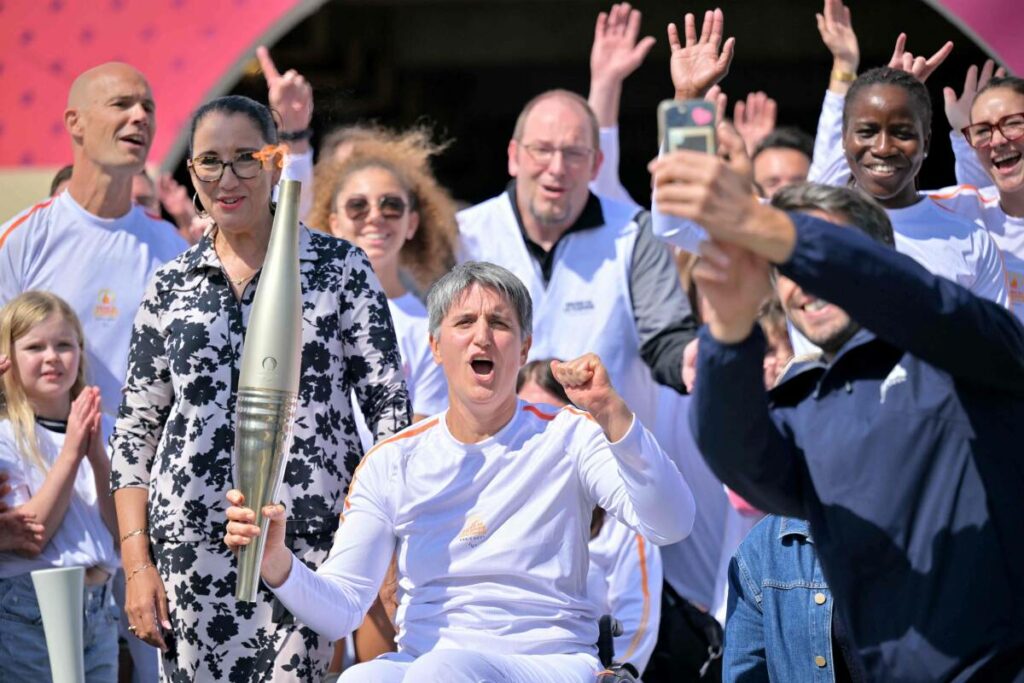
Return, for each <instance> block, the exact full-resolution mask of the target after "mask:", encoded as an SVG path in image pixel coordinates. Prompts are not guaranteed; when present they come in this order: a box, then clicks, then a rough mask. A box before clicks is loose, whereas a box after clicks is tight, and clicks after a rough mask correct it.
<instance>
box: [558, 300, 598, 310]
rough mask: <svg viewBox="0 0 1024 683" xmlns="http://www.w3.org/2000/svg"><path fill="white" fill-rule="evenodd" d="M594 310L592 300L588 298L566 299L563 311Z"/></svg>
mask: <svg viewBox="0 0 1024 683" xmlns="http://www.w3.org/2000/svg"><path fill="white" fill-rule="evenodd" d="M592 310H594V302H593V301H591V300H590V299H584V300H582V301H566V302H565V309H563V311H562V312H563V313H589V312H590V311H592Z"/></svg>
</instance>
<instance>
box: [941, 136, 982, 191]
mask: <svg viewBox="0 0 1024 683" xmlns="http://www.w3.org/2000/svg"><path fill="white" fill-rule="evenodd" d="M949 146H950V147H952V148H953V159H954V161H955V163H954V164H953V170H954V171H955V172H956V182H957V184H958V185H973V186H974V187H977V188H982V187H988V186H989V185H991V184H992V178H990V177H989V175H988V173H985V169H983V168H982V167H981V163H980V162H979V161H978V155H977V154H976V153H975V151H974V148H973V147H971V146H970V145H969V144H967V140H966V138H964V136H963V135H962V134H961V133H960V131H958V130H951V131H949Z"/></svg>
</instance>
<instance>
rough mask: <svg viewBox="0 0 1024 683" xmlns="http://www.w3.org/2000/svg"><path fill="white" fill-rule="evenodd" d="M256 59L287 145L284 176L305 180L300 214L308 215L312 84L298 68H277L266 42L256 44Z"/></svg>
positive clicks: (311, 168) (311, 192) (311, 202)
mask: <svg viewBox="0 0 1024 683" xmlns="http://www.w3.org/2000/svg"><path fill="white" fill-rule="evenodd" d="M256 59H258V60H259V63H260V69H261V70H262V71H263V77H264V78H265V79H266V81H267V100H268V102H269V103H270V109H271V110H272V111H274V112H276V113H277V114H278V116H279V117H280V125H281V128H280V131H279V134H280V136H281V141H282V142H284V143H285V144H286V145H288V154H287V155H286V156H285V162H284V164H285V165H284V172H283V173H282V174H281V180H299V181H301V182H302V196H301V198H300V200H299V217H300V218H302V219H305V217H306V216H307V215H309V210H310V209H311V208H312V206H313V148H312V146H311V145H310V143H309V139H310V136H311V130H310V127H309V126H310V123H311V122H312V120H313V87H312V86H311V85H310V84H309V81H307V80H306V79H305V78H304V77H303V76H302V74H300V73H299V72H298V71H296V70H295V69H288V71H286V72H284V73H283V74H282V73H281V72H280V71H278V70H277V66H276V65H275V64H274V60H273V59H271V58H270V51H269V50H267V48H266V46H264V45H260V46H259V47H258V48H256Z"/></svg>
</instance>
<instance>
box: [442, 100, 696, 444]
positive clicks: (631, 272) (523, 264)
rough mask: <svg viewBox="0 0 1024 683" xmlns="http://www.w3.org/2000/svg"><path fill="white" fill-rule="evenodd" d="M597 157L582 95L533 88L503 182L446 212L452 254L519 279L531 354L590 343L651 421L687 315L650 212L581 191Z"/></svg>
mask: <svg viewBox="0 0 1024 683" xmlns="http://www.w3.org/2000/svg"><path fill="white" fill-rule="evenodd" d="M602 161H603V157H602V154H601V150H600V144H599V134H598V121H597V118H596V117H595V116H594V113H593V112H592V111H591V109H590V107H589V106H588V104H587V101H586V100H584V99H583V98H582V97H580V96H579V95H576V94H575V93H571V92H568V91H566V90H551V91H548V92H545V93H542V94H541V95H538V96H537V97H535V98H534V99H533V100H531V101H530V102H529V103H527V104H526V106H525V107H524V108H523V111H522V113H521V114H520V115H519V119H518V120H517V121H516V126H515V131H514V132H513V134H512V139H511V140H510V141H509V143H508V169H509V175H511V176H512V182H510V183H509V185H508V187H506V189H505V191H504V192H503V193H501V194H500V195H498V196H497V197H494V198H492V199H489V200H487V201H485V202H483V203H481V204H478V205H476V206H474V207H471V208H469V209H466V210H465V211H462V212H460V213H459V215H458V219H459V232H460V240H461V244H460V258H461V259H463V260H476V261H489V262H491V263H497V264H499V265H501V266H504V267H505V268H507V269H509V270H511V271H512V272H513V273H515V274H516V275H517V276H518V277H519V279H521V280H522V281H523V282H524V283H525V284H526V286H527V287H528V288H529V290H530V295H531V297H532V298H533V302H534V306H535V308H536V314H535V318H534V320H535V323H534V335H533V346H532V348H531V350H530V357H531V358H576V357H578V356H580V355H582V354H583V353H586V352H588V351H593V352H595V353H597V354H598V355H599V356H600V357H601V360H602V361H604V363H605V365H606V367H607V368H608V372H609V374H610V375H611V377H612V381H613V382H614V383H615V386H616V387H619V389H620V391H621V392H622V394H623V396H624V397H626V400H627V401H628V402H629V404H630V406H632V407H633V409H634V410H635V411H636V414H637V415H638V416H640V418H641V420H643V422H644V423H645V424H646V425H649V426H653V424H654V413H655V406H656V402H657V391H658V390H657V385H656V383H661V384H665V385H668V386H671V387H674V388H675V389H676V390H677V391H680V392H685V389H684V387H683V384H682V374H681V368H682V357H683V348H684V347H685V346H686V344H687V342H689V341H690V340H691V339H693V337H694V334H695V332H696V323H695V322H694V318H693V315H692V313H691V311H690V306H689V303H688V302H687V300H686V297H685V296H683V293H682V290H681V289H680V287H679V280H678V277H677V275H676V270H675V266H674V264H673V262H672V259H671V258H670V256H669V254H668V252H667V251H666V250H665V249H664V247H663V246H662V245H661V244H659V243H658V241H657V239H655V238H654V236H653V234H652V233H651V221H650V215H649V214H648V213H647V212H646V211H642V210H640V209H638V208H637V207H636V206H635V205H630V204H623V203H620V202H617V201H614V200H611V199H608V198H606V197H598V196H596V195H594V194H593V193H591V191H590V189H589V187H588V184H589V183H590V182H591V181H592V180H593V179H594V178H595V177H596V176H597V173H598V171H599V170H600V167H601V162H602Z"/></svg>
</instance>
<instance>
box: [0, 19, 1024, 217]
mask: <svg viewBox="0 0 1024 683" xmlns="http://www.w3.org/2000/svg"><path fill="white" fill-rule="evenodd" d="M821 4H822V3H821V1H820V0H773V1H771V2H764V1H755V0H722V1H721V3H720V6H721V7H722V9H723V10H724V11H725V15H726V35H732V36H735V37H736V41H737V45H736V57H735V60H734V61H733V64H732V69H731V71H730V73H729V76H728V77H727V78H726V79H725V81H724V82H723V83H722V85H723V88H724V90H725V91H726V92H727V93H728V94H729V96H730V112H731V111H732V104H733V102H734V101H735V99H736V98H739V97H745V96H746V94H747V93H748V92H750V91H753V90H763V91H765V92H767V93H768V94H769V95H770V96H771V97H773V98H775V99H776V100H777V101H778V102H779V125H796V126H799V127H801V128H804V129H805V130H807V131H808V132H812V133H813V132H814V128H815V124H816V121H817V116H818V111H819V109H820V106H821V100H822V97H823V94H824V91H825V88H826V85H827V82H828V77H829V71H830V68H831V56H830V55H829V54H828V51H827V50H826V49H825V47H824V45H822V43H821V40H820V38H819V36H818V32H817V29H816V27H815V19H814V15H815V12H819V11H821ZM849 5H850V8H851V10H852V12H853V22H854V27H855V29H856V30H857V33H858V36H859V38H860V44H861V53H862V58H861V70H865V69H867V68H870V67H872V66H878V65H882V64H885V63H886V62H887V61H888V59H889V56H890V55H891V53H892V47H893V43H894V42H895V39H896V36H897V35H898V34H899V32H900V31H906V32H907V33H908V34H909V40H908V49H909V50H910V51H911V52H913V53H915V54H925V55H930V54H931V53H932V52H934V51H935V50H936V49H938V48H939V47H940V46H941V45H942V44H943V43H944V42H945V41H946V40H953V41H954V43H955V48H954V50H953V53H952V55H951V56H950V58H949V59H948V60H947V61H946V62H945V64H943V65H942V66H941V67H940V68H939V69H938V71H937V72H936V73H935V75H934V76H933V77H932V78H931V79H930V81H929V83H928V86H929V89H930V90H931V92H932V94H933V103H934V107H935V125H934V141H933V145H932V153H931V154H930V156H929V158H928V161H927V163H926V165H925V168H924V170H923V172H922V177H921V182H922V186H923V187H939V186H942V185H946V184H950V183H952V182H953V172H952V156H951V154H950V152H949V143H948V138H947V134H948V127H947V124H946V121H945V117H944V116H943V114H942V93H941V90H942V87H943V86H952V87H954V88H955V89H956V90H957V91H959V90H960V89H961V88H962V84H963V77H964V73H965V71H966V69H967V67H968V65H970V64H974V63H980V62H981V61H982V60H983V59H984V58H985V57H986V56H987V54H993V55H995V56H997V57H1001V58H1002V61H1003V62H1005V63H1008V64H1009V65H1010V66H1011V69H1013V67H1016V69H1014V70H1016V71H1019V70H1020V68H1021V64H1020V61H1021V59H1022V55H1024V48H1022V46H1021V43H1022V42H1024V41H1020V40H1019V36H1020V35H1021V28H1022V24H1024V20H1022V18H1021V16H1022V13H1021V11H1020V6H1019V3H1018V0H976V1H975V2H971V3H968V2H963V1H962V0H941V1H940V0H935V2H933V3H927V2H923V1H922V0H861V1H858V0H850V2H849ZM608 7H610V3H609V2H597V1H594V0H329V1H327V2H323V1H315V0H314V1H309V0H299V1H296V0H203V1H200V0H95V1H93V2H88V3H86V2H74V1H72V0H17V1H13V2H12V1H11V0H0V188H2V191H0V220H6V219H7V218H9V217H10V216H11V215H13V214H14V213H15V212H16V211H18V210H20V209H22V208H24V207H25V206H27V205H28V204H30V203H31V202H33V201H35V200H37V199H39V198H42V197H44V196H45V194H46V191H47V188H48V185H49V180H50V177H52V174H53V172H55V171H56V169H57V168H59V167H60V166H61V165H63V164H65V163H70V161H71V159H70V144H69V142H68V140H67V136H66V133H65V132H64V130H63V125H62V113H63V107H64V104H65V99H66V95H67V89H68V86H69V85H70V83H71V80H73V78H74V77H75V75H77V74H78V73H80V72H81V71H83V70H84V69H86V68H89V67H90V66H94V65H95V64H98V63H100V62H103V61H106V60H109V59H120V60H122V61H127V62H129V63H132V64H133V65H135V66H137V67H138V68H139V69H141V70H142V71H143V73H145V74H146V75H147V76H148V77H149V79H150V82H151V84H152V86H153V91H154V96H155V97H156V100H157V124H158V135H157V138H156V141H155V143H154V148H153V151H152V153H151V155H150V168H151V171H152V172H153V173H158V172H160V170H167V171H170V172H172V173H174V174H175V176H176V177H177V178H178V180H179V181H180V182H183V183H184V184H185V185H186V186H187V187H189V186H190V185H189V182H188V180H187V175H186V174H185V172H184V159H183V155H184V146H183V141H184V134H185V131H184V130H183V128H184V126H185V125H186V123H187V120H188V114H189V113H190V112H191V111H192V110H193V109H195V107H196V106H198V105H199V104H201V103H202V102H203V101H206V100H208V99H210V98H211V97H215V96H217V95H221V94H226V93H240V94H245V95H249V96H251V97H253V98H255V99H258V100H260V101H263V102H266V99H267V94H266V85H265V82H264V80H263V76H262V74H261V73H260V71H259V67H258V64H257V63H256V60H255V58H254V56H253V55H254V50H255V47H256V46H257V45H259V44H261V43H263V44H266V45H267V46H268V47H270V50H271V54H272V56H273V58H274V60H275V62H276V63H277V66H278V68H279V69H280V70H281V71H282V72H283V71H284V70H286V69H289V68H293V69H297V70H298V71H299V72H300V73H302V74H303V75H304V76H306V78H307V79H308V80H309V81H310V82H311V83H312V84H313V88H314V97H315V114H314V117H313V127H314V130H315V135H314V138H313V142H314V145H315V144H316V143H317V142H318V140H319V138H320V137H321V136H322V135H323V134H324V133H326V132H328V131H329V130H330V129H331V128H333V127H335V126H338V125H342V124H347V123H353V122H355V121H360V120H375V121H378V122H381V123H384V124H387V125H392V126H405V125H409V124H412V123H422V122H427V123H429V124H430V125H432V126H433V127H434V129H435V131H436V132H437V135H438V136H439V137H441V138H443V139H448V140H451V141H452V144H451V146H450V147H449V149H448V151H447V152H446V153H445V154H444V155H443V156H442V157H441V158H439V159H438V160H437V164H436V170H437V174H438V176H439V178H440V180H441V181H442V182H443V183H445V184H446V185H447V186H448V187H449V188H450V189H451V190H452V193H453V194H454V196H456V197H457V198H459V199H461V200H464V201H467V202H476V201H478V200H481V199H484V198H486V197H489V196H492V195H494V194H496V193H498V192H499V191H500V190H501V189H502V188H503V187H504V185H505V183H506V182H507V180H508V173H507V168H506V151H505V150H506V146H507V143H508V139H509V137H510V135H511V132H512V127H513V124H514V121H515V117H516V115H517V114H518V112H519V110H520V108H521V107H522V105H523V104H524V103H525V102H526V101H527V100H528V99H530V98H531V97H532V96H533V95H535V94H537V93H538V92H540V91H542V90H546V89H549V88H554V87H564V88H568V89H570V90H574V91H576V92H579V93H581V94H582V95H584V96H586V93H587V88H588V81H589V55H590V44H591V40H592V37H593V30H594V21H595V19H596V17H597V14H598V12H599V11H601V10H607V9H608ZM637 7H638V8H639V9H640V10H642V11H643V13H644V17H643V26H642V34H643V35H652V36H655V37H656V38H657V41H658V42H657V44H656V45H655V47H654V49H653V50H652V51H651V53H650V55H649V56H648V57H647V60H646V61H645V63H644V64H643V66H642V67H641V68H640V69H639V70H638V71H637V72H636V73H635V74H634V75H633V76H632V77H631V78H630V79H629V80H627V81H626V84H625V89H624V93H623V101H622V110H621V114H620V131H621V133H620V134H621V146H622V155H621V164H620V173H621V176H622V179H623V183H624V184H625V186H626V188H627V189H628V190H629V191H630V192H631V193H632V194H633V196H634V197H635V198H637V199H638V200H640V201H641V203H646V199H645V198H646V197H647V195H648V189H647V188H648V185H649V176H648V175H647V171H646V168H645V166H646V163H647V161H648V160H649V159H650V158H651V157H652V156H653V155H654V153H655V150H656V131H657V126H656V121H655V109H656V107H657V104H658V102H659V101H660V100H662V99H665V98H666V97H671V95H672V87H671V82H670V80H669V75H668V55H669V49H668V42H667V39H666V36H665V27H666V25H667V24H668V22H670V21H675V22H677V23H679V24H680V25H681V22H682V17H683V14H684V13H685V12H687V11H690V12H694V13H698V16H699V15H700V14H701V13H702V12H703V11H704V10H705V9H708V8H712V7H713V5H702V4H696V3H693V2H680V1H679V0H647V1H646V2H643V3H642V4H638V5H637Z"/></svg>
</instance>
